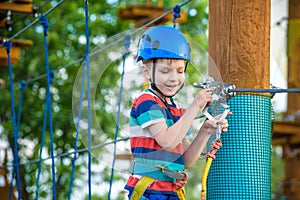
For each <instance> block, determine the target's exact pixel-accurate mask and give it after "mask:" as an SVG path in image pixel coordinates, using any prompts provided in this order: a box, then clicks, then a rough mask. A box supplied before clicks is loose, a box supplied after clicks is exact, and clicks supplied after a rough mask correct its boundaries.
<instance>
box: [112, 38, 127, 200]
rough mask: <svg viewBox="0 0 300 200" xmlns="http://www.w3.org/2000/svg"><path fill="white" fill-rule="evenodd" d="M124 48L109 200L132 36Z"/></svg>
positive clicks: (125, 42)
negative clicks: (126, 66) (127, 59)
mask: <svg viewBox="0 0 300 200" xmlns="http://www.w3.org/2000/svg"><path fill="white" fill-rule="evenodd" d="M124 39H125V41H124V47H125V49H126V52H125V53H124V54H123V69H122V74H121V86H120V93H119V103H118V115H117V121H116V131H115V140H114V154H113V161H112V166H111V175H110V182H109V191H108V200H110V198H111V189H112V183H113V178H114V168H115V160H116V151H117V149H116V148H117V144H116V141H117V139H118V134H119V124H120V115H121V105H122V92H123V82H124V75H125V61H126V55H127V53H128V49H129V47H130V35H128V34H126V35H125V36H124Z"/></svg>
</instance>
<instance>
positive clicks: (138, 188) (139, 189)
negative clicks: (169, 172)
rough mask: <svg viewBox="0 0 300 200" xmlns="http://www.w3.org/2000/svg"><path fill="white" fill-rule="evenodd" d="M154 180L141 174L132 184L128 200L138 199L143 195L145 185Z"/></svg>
mask: <svg viewBox="0 0 300 200" xmlns="http://www.w3.org/2000/svg"><path fill="white" fill-rule="evenodd" d="M154 181H155V179H154V178H150V177H148V176H143V177H142V178H141V179H140V180H139V181H138V182H137V184H136V185H135V186H134V189H133V191H132V195H131V197H130V200H139V199H140V198H141V197H142V196H143V194H144V192H145V190H146V189H147V187H148V186H149V185H151V184H152V183H153V182H154Z"/></svg>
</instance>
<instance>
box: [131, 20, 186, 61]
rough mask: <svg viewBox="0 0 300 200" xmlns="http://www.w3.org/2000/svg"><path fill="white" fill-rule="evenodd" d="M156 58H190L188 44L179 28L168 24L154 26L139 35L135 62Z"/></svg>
mask: <svg viewBox="0 0 300 200" xmlns="http://www.w3.org/2000/svg"><path fill="white" fill-rule="evenodd" d="M157 58H169V59H183V60H187V61H189V60H190V45H189V43H188V41H187V40H186V38H185V37H184V35H183V34H182V33H181V32H180V31H179V30H177V29H175V28H172V27H168V26H154V27H151V28H150V29H148V30H147V31H146V32H145V33H144V34H143V35H142V36H141V38H140V40H139V44H138V52H137V62H138V61H140V60H143V61H144V60H151V59H157Z"/></svg>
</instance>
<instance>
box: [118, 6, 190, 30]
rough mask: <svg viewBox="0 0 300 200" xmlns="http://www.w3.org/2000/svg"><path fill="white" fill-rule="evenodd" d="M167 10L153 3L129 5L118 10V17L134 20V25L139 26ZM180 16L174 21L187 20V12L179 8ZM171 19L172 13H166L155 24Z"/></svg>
mask: <svg viewBox="0 0 300 200" xmlns="http://www.w3.org/2000/svg"><path fill="white" fill-rule="evenodd" d="M166 12H167V10H166V9H165V8H164V7H162V6H155V5H131V6H127V7H125V8H120V9H119V10H118V17H119V18H120V19H122V20H134V21H135V26H136V27H138V26H141V25H144V24H146V23H147V22H150V21H151V20H153V19H155V18H157V17H159V16H161V15H163V14H164V13H166ZM180 14H181V17H180V18H177V19H176V22H178V23H182V22H185V21H186V20H187V14H186V13H185V12H183V11H182V10H181V12H180ZM168 21H171V22H172V21H173V13H170V14H168V15H167V16H165V17H164V18H162V19H161V20H159V21H157V22H156V23H155V24H152V25H157V24H160V23H165V22H168Z"/></svg>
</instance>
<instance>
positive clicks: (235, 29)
mask: <svg viewBox="0 0 300 200" xmlns="http://www.w3.org/2000/svg"><path fill="white" fill-rule="evenodd" d="M208 43H209V45H208V52H209V56H210V62H209V74H210V75H212V76H215V78H216V79H219V78H220V75H221V78H222V80H223V81H224V82H228V83H234V84H235V85H236V87H237V88H269V87H270V0H210V1H209V37H208ZM216 69H217V70H216Z"/></svg>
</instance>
